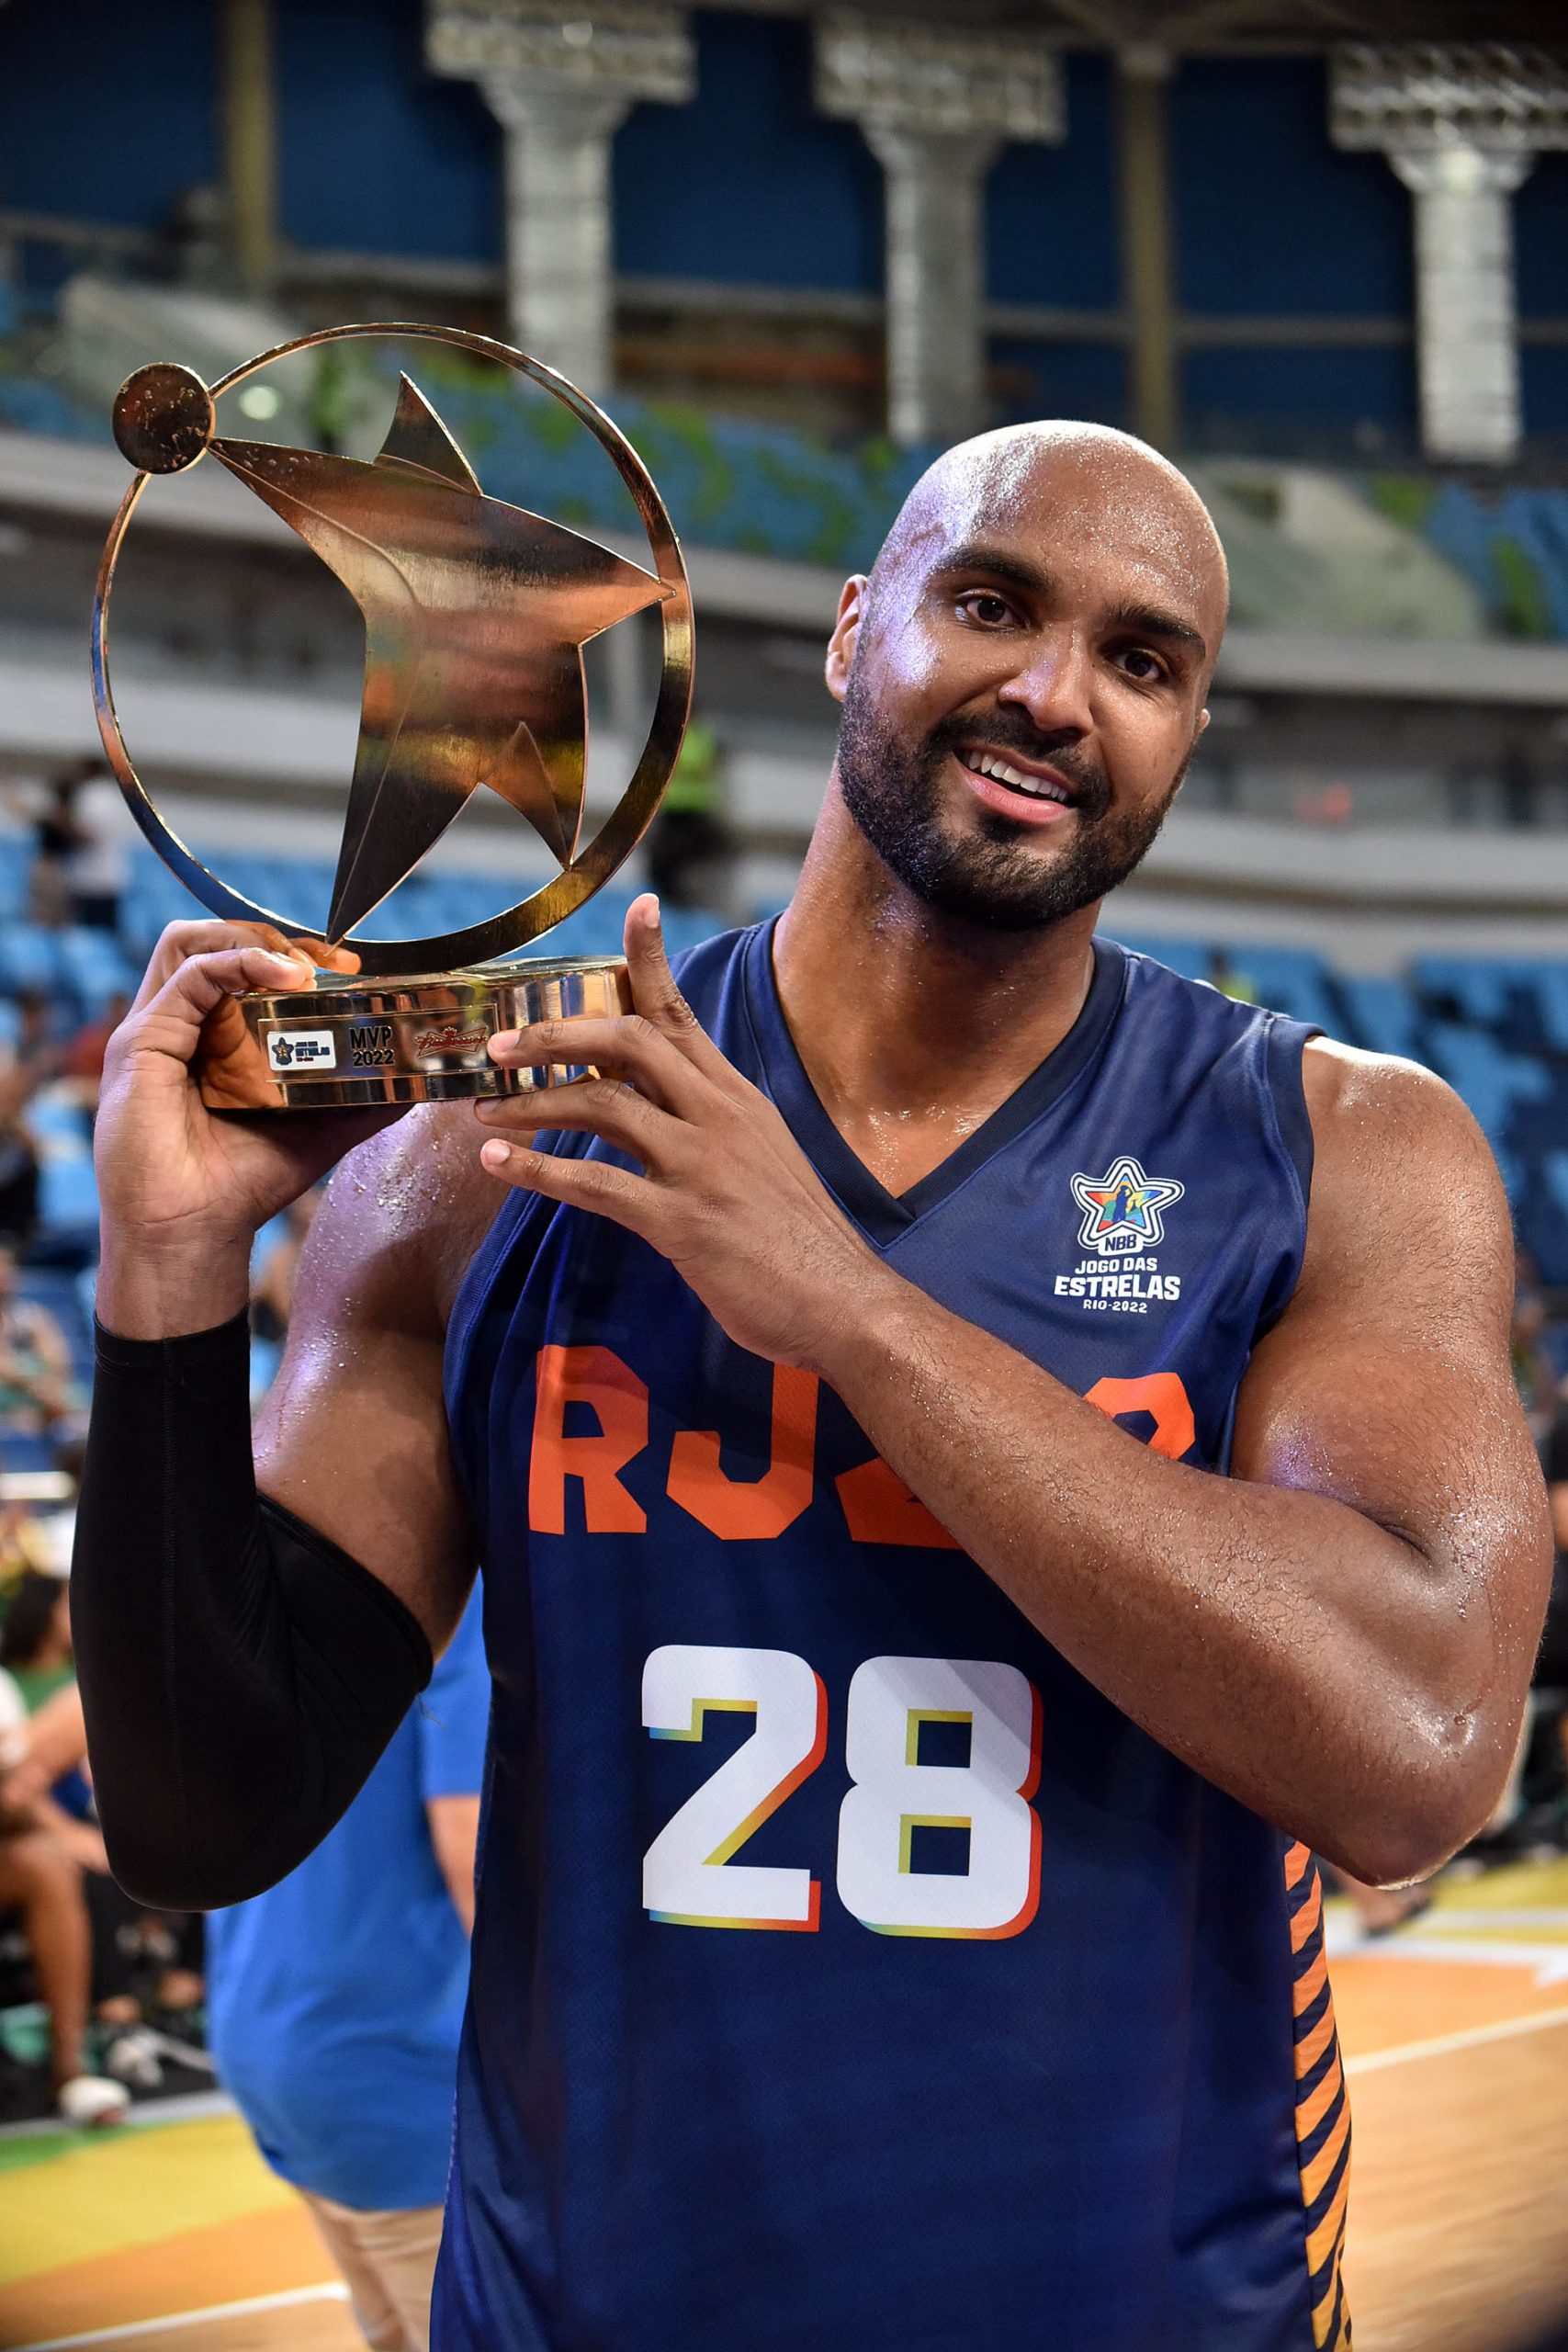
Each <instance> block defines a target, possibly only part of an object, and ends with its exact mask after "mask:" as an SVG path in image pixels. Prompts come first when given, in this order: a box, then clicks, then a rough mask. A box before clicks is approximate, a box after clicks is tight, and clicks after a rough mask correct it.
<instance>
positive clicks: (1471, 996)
mask: <svg viewBox="0 0 1568 2352" xmlns="http://www.w3.org/2000/svg"><path fill="white" fill-rule="evenodd" d="M1410 977H1411V978H1412V980H1413V981H1414V983H1415V985H1416V988H1417V989H1419V991H1420V993H1421V994H1422V995H1423V996H1426V997H1438V998H1447V999H1449V1000H1450V1001H1451V1002H1452V1003H1454V1004H1456V1005H1458V1007H1459V1008H1460V1011H1461V1012H1462V1013H1463V1015H1464V1017H1465V1019H1466V1020H1467V1021H1476V1022H1479V1023H1481V1025H1482V1026H1483V1028H1492V1027H1495V1026H1497V1025H1499V1024H1501V1023H1503V1022H1506V1020H1507V1018H1508V1014H1509V1010H1510V1008H1509V1004H1508V995H1509V991H1510V989H1512V988H1514V987H1515V986H1516V985H1517V978H1518V967H1517V964H1514V963H1511V962H1509V961H1507V960H1506V959H1505V958H1503V957H1493V956H1416V960H1415V962H1414V963H1413V964H1412V965H1411V967H1410Z"/></svg>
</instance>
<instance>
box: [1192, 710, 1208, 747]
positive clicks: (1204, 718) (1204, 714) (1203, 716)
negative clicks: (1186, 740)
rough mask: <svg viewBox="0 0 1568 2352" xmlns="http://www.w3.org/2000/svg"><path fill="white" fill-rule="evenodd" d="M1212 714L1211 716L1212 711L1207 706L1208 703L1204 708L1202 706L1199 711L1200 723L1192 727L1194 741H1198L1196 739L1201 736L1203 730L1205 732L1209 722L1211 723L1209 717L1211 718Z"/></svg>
mask: <svg viewBox="0 0 1568 2352" xmlns="http://www.w3.org/2000/svg"><path fill="white" fill-rule="evenodd" d="M1210 716H1211V714H1210V711H1209V709H1208V707H1207V705H1205V706H1204V707H1203V708H1202V709H1201V711H1200V712H1199V713H1198V724H1197V726H1196V727H1195V728H1194V729H1192V741H1194V743H1196V741H1198V738H1199V736H1200V735H1201V734H1202V732H1203V730H1204V729H1205V728H1206V727H1207V726H1208V724H1209V719H1210Z"/></svg>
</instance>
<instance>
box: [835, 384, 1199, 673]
mask: <svg viewBox="0 0 1568 2352" xmlns="http://www.w3.org/2000/svg"><path fill="white" fill-rule="evenodd" d="M998 534H1001V535H1005V536H1006V537H1007V538H1008V539H1009V540H1010V541H1011V542H1012V544H1013V545H1014V546H1015V547H1020V548H1037V550H1038V559H1039V561H1040V564H1041V566H1042V568H1043V569H1044V570H1047V571H1048V570H1049V569H1050V564H1051V555H1052V547H1053V542H1054V541H1056V540H1071V541H1072V542H1073V543H1074V544H1075V545H1077V546H1079V547H1083V546H1085V545H1086V544H1087V545H1088V546H1089V548H1093V547H1094V545H1095V544H1096V543H1097V542H1098V544H1099V546H1100V548H1102V549H1103V552H1104V556H1105V559H1106V561H1107V564H1108V565H1109V564H1111V563H1112V562H1113V563H1114V564H1115V565H1116V568H1117V570H1118V571H1123V570H1125V569H1126V568H1127V567H1128V566H1129V565H1130V566H1131V567H1132V568H1133V569H1134V571H1135V572H1136V573H1137V574H1139V575H1140V576H1141V577H1142V578H1143V579H1144V580H1145V581H1146V583H1147V585H1148V587H1149V590H1150V592H1151V594H1159V595H1160V596H1161V597H1162V598H1163V599H1165V600H1167V601H1168V599H1169V597H1170V596H1171V595H1172V594H1175V595H1179V597H1180V598H1181V600H1182V601H1183V602H1184V603H1186V604H1187V605H1190V608H1191V610H1192V613H1193V615H1194V617H1195V619H1196V621H1197V625H1198V627H1199V628H1200V629H1201V634H1202V637H1203V639H1204V645H1205V650H1206V654H1207V666H1208V667H1209V668H1210V669H1212V668H1213V661H1214V657H1215V655H1216V654H1217V653H1218V651H1219V644H1220V639H1221V637H1222V635H1223V634H1224V624H1225V613H1226V609H1227V606H1228V604H1229V597H1230V580H1229V574H1228V572H1227V571H1226V567H1225V556H1224V548H1222V547H1221V545H1220V537H1219V533H1218V532H1217V531H1216V530H1215V528H1214V526H1213V518H1212V517H1211V515H1210V514H1209V510H1208V508H1207V507H1206V506H1205V505H1204V503H1203V502H1202V500H1201V498H1200V497H1199V495H1198V493H1197V492H1196V491H1195V490H1194V489H1193V487H1192V484H1191V483H1190V481H1188V479H1187V477H1186V475H1185V474H1183V473H1181V472H1180V471H1179V469H1177V468H1176V467H1175V466H1173V465H1172V464H1171V462H1170V460H1169V459H1168V458H1162V457H1161V455H1160V453H1159V451H1158V450H1157V449H1152V448H1150V447H1149V445H1148V443H1147V442H1146V441H1139V440H1135V439H1134V436H1133V435H1132V434H1130V433H1118V432H1117V431H1116V430H1115V429H1114V428H1113V427H1112V426H1111V425H1108V424H1075V423H1071V422H1067V421H1049V422H1043V423H1038V424H1010V425H1004V426H1002V427H1001V428H1000V430H999V431H998V432H995V433H980V434H976V436H975V437H974V439H973V440H971V441H961V442H959V443H958V444H957V446H956V447H953V448H952V449H948V450H945V451H944V452H943V454H942V456H941V457H940V458H937V460H936V462H935V464H934V465H931V466H929V467H928V468H927V469H926V471H925V472H924V473H923V474H922V475H921V476H920V478H919V481H918V482H916V484H915V486H914V488H913V489H912V490H911V491H910V492H909V495H908V498H907V499H906V500H905V501H904V503H903V506H902V507H901V508H900V510H899V512H898V515H897V519H896V520H895V522H894V525H893V527H892V529H891V530H890V531H889V532H888V534H887V537H886V540H885V541H884V543H883V547H882V550H881V553H880V554H879V555H878V557H877V559H876V562H875V565H874V569H873V571H872V575H871V592H872V603H873V608H875V606H876V605H880V604H882V603H883V602H884V601H885V600H886V601H887V602H888V603H890V604H892V605H895V606H897V605H899V604H902V603H904V602H905V601H907V599H908V596H909V595H910V594H911V593H914V594H918V593H919V582H921V581H923V580H924V579H925V578H926V577H927V576H929V574H930V573H931V571H933V570H935V569H937V568H939V567H940V566H941V565H942V563H943V562H944V561H946V560H948V559H949V558H950V557H951V556H952V555H953V553H954V552H955V551H956V550H958V549H961V548H965V547H970V546H973V545H975V544H976V543H979V542H982V541H987V540H989V539H991V538H992V537H996V536H997V535H998Z"/></svg>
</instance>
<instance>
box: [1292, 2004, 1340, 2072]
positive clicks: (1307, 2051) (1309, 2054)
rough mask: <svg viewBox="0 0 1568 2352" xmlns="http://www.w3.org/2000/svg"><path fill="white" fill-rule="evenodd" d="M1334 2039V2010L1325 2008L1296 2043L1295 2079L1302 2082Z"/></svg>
mask: <svg viewBox="0 0 1568 2352" xmlns="http://www.w3.org/2000/svg"><path fill="white" fill-rule="evenodd" d="M1333 2039H1334V2011H1333V2009H1332V2008H1327V2009H1325V2011H1324V2013H1323V2015H1322V2016H1321V2017H1320V2018H1319V2019H1318V2021H1317V2023H1316V2024H1315V2025H1314V2027H1313V2029H1312V2031H1311V2032H1310V2033H1307V2034H1303V2036H1302V2039H1301V2040H1300V2041H1298V2042H1297V2044H1296V2080H1297V2082H1298V2083H1304V2082H1305V2080H1306V2078H1307V2076H1308V2075H1310V2074H1311V2072H1312V2070H1313V2068H1314V2066H1315V2065H1316V2064H1317V2062H1318V2060H1319V2059H1320V2058H1321V2057H1322V2055H1323V2053H1324V2052H1325V2050H1326V2049H1327V2047H1328V2045H1329V2043H1330V2042H1331V2041H1333Z"/></svg>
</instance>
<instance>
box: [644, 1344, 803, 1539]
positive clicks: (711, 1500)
mask: <svg viewBox="0 0 1568 2352" xmlns="http://www.w3.org/2000/svg"><path fill="white" fill-rule="evenodd" d="M816 1450H817V1375H816V1374H815V1373H814V1372H801V1371H799V1370H797V1369H795V1367H794V1366H792V1365H789V1364H783V1363H776V1364H775V1365H774V1366H773V1436H772V1441H771V1446H770V1460H769V1463H768V1467H767V1469H766V1470H765V1471H764V1472H763V1474H762V1476H761V1477H760V1478H731V1477H729V1476H727V1474H726V1472H725V1471H724V1469H723V1468H722V1467H721V1465H720V1463H719V1437H718V1431H717V1430H682V1431H681V1432H680V1434H679V1436H678V1437H677V1438H676V1440H675V1442H674V1445H673V1446H672V1448H671V1454H670V1499H671V1502H676V1503H679V1504H680V1506H681V1509H682V1510H687V1511H690V1512H691V1514H692V1517H693V1518H694V1519H695V1520H699V1521H701V1522H702V1524H703V1526H705V1527H706V1528H709V1529H711V1530H712V1532H713V1533H714V1534H715V1535H722V1536H723V1537H724V1538H725V1540H726V1541H727V1542H729V1543H734V1542H736V1541H737V1540H739V1539H743V1538H747V1537H750V1538H751V1539H753V1540H755V1539H757V1538H760V1537H766V1536H771V1535H782V1534H783V1533H784V1529H785V1528H786V1527H790V1526H793V1525H794V1523H795V1521H796V1520H797V1519H798V1518H799V1517H800V1514H801V1512H802V1511H803V1510H806V1509H807V1506H808V1504H809V1503H810V1500H811V1488H812V1477H813V1471H812V1461H813V1456H814V1455H815V1453H816Z"/></svg>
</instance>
